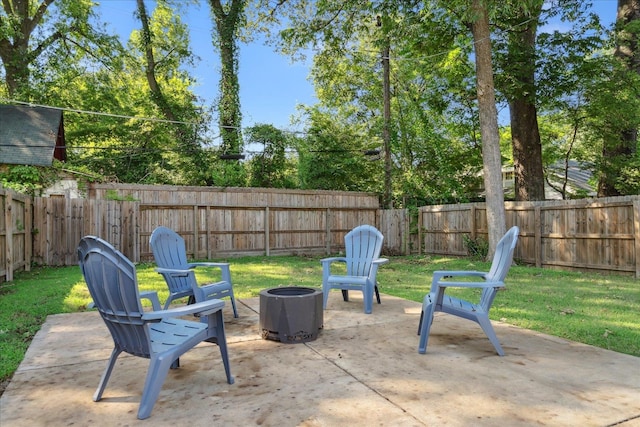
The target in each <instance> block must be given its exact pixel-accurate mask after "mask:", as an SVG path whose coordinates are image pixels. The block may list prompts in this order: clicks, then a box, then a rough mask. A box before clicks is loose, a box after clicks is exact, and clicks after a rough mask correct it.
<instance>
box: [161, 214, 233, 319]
mask: <svg viewBox="0 0 640 427" xmlns="http://www.w3.org/2000/svg"><path fill="white" fill-rule="evenodd" d="M149 244H150V245H151V251H152V252H153V257H154V258H155V261H156V264H157V265H158V268H156V271H157V272H158V273H160V274H161V275H162V277H164V280H165V282H167V286H168V287H169V298H167V301H166V302H165V308H167V307H168V306H169V304H171V301H173V300H174V299H176V298H182V297H190V299H189V303H192V302H193V301H195V302H201V301H205V300H206V299H208V298H218V299H220V298H224V297H229V298H230V299H231V306H232V307H233V317H238V310H237V308H236V298H235V296H234V294H233V284H232V283H231V271H230V270H229V263H226V262H187V250H186V248H185V243H184V239H183V238H182V237H180V235H179V234H178V233H176V232H175V231H173V230H171V229H170V228H167V227H157V228H156V229H155V230H153V232H152V233H151V238H150V239H149ZM197 267H210V268H219V269H220V271H221V279H222V280H220V281H219V282H215V283H209V284H205V285H199V284H198V281H197V280H196V274H195V271H194V269H195V268H197Z"/></svg>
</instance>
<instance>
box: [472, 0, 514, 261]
mask: <svg viewBox="0 0 640 427" xmlns="http://www.w3.org/2000/svg"><path fill="white" fill-rule="evenodd" d="M472 11H473V14H474V16H475V17H476V18H475V20H474V21H473V22H472V24H471V32H472V34H473V40H474V46H475V60H476V79H477V89H476V90H477V94H478V110H479V114H480V116H479V118H480V134H481V137H482V159H483V165H484V166H483V171H484V186H485V190H486V200H487V226H488V228H489V253H488V255H487V256H488V258H492V257H493V254H494V253H495V250H496V245H497V244H498V241H499V240H500V238H502V235H503V234H504V233H505V231H506V220H505V212H504V191H503V187H502V161H501V156H500V135H499V132H498V110H497V109H496V97H495V86H494V81H493V64H492V58H491V38H490V30H489V14H488V11H487V5H486V2H485V1H483V0H473V1H472Z"/></svg>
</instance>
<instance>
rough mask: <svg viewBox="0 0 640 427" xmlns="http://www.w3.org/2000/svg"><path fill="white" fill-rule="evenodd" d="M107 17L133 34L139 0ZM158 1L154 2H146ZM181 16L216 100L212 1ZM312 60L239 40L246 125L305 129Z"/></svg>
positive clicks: (202, 81)
mask: <svg viewBox="0 0 640 427" xmlns="http://www.w3.org/2000/svg"><path fill="white" fill-rule="evenodd" d="M99 4H100V6H99V9H98V10H99V13H100V14H101V16H102V20H103V22H106V23H108V25H109V26H110V27H111V29H112V30H113V31H115V32H117V33H118V34H119V35H120V36H121V38H122V40H123V42H126V41H127V40H128V37H129V34H130V32H131V31H132V30H133V29H137V28H139V23H138V22H137V21H136V20H135V19H134V18H133V13H134V10H135V1H132V0H103V1H100V2H99ZM593 4H594V10H595V11H596V12H597V13H599V14H600V16H601V18H602V19H603V22H604V23H606V24H609V23H612V22H613V21H614V19H615V14H616V6H617V0H596V1H594V2H593ZM147 7H149V8H151V7H153V2H147ZM185 9H186V14H183V16H182V20H183V22H185V23H186V24H187V25H188V27H189V30H190V34H191V43H192V49H193V52H194V53H195V54H196V55H197V56H199V57H200V62H199V65H198V66H197V67H196V68H194V69H193V70H191V73H192V76H193V77H194V78H195V79H196V80H197V82H198V85H197V86H195V87H194V91H195V92H196V93H197V94H198V95H199V96H201V97H202V98H204V99H205V103H206V104H207V105H211V104H212V103H214V102H215V98H216V96H217V93H218V78H219V77H218V76H219V69H220V65H219V59H218V54H217V53H216V52H215V51H214V49H213V46H212V44H211V31H212V20H211V15H210V12H209V6H208V3H207V2H206V1H204V0H201V4H200V5H199V6H195V5H190V6H189V7H188V8H185ZM308 75H309V67H308V64H304V63H299V62H292V61H291V60H290V59H289V58H287V57H285V56H282V55H279V54H277V53H275V52H274V51H273V49H272V48H271V47H270V46H265V45H264V44H263V43H262V42H260V41H255V42H253V43H251V44H249V45H246V44H242V45H241V46H240V64H239V80H240V102H241V107H242V115H243V123H242V125H243V127H247V126H251V125H254V124H258V123H268V124H273V125H274V126H276V127H278V128H280V129H289V130H300V129H301V126H294V125H292V124H291V120H290V119H291V117H292V116H294V115H295V114H296V106H297V105H298V104H306V105H311V104H314V103H315V102H316V98H315V95H314V90H313V87H312V85H311V83H310V82H309V81H308Z"/></svg>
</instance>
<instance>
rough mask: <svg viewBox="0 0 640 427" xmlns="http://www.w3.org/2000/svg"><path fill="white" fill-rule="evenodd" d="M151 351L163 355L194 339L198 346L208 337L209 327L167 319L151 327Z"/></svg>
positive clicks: (203, 324) (202, 324)
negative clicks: (172, 348)
mask: <svg viewBox="0 0 640 427" xmlns="http://www.w3.org/2000/svg"><path fill="white" fill-rule="evenodd" d="M149 330H150V334H149V335H150V338H151V350H152V351H153V352H154V353H163V352H165V351H167V350H169V349H170V348H171V347H174V346H177V345H179V346H182V345H184V344H185V342H189V341H190V340H191V339H193V340H194V341H195V342H196V344H197V343H199V342H200V341H203V340H204V339H205V338H206V335H207V325H206V324H205V323H197V322H192V321H188V320H181V319H165V320H162V321H160V322H158V323H151V324H150V326H149Z"/></svg>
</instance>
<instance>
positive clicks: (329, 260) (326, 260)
mask: <svg viewBox="0 0 640 427" xmlns="http://www.w3.org/2000/svg"><path fill="white" fill-rule="evenodd" d="M320 262H321V263H323V264H331V263H332V262H347V258H346V257H342V256H339V257H331V258H322V259H321V260H320Z"/></svg>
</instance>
